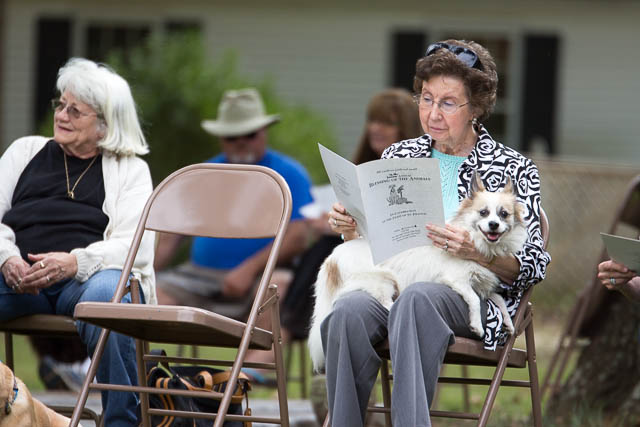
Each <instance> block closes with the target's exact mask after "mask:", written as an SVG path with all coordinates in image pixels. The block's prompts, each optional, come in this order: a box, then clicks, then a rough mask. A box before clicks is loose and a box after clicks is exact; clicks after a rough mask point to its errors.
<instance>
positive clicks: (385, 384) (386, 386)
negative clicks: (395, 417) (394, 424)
mask: <svg viewBox="0 0 640 427" xmlns="http://www.w3.org/2000/svg"><path fill="white" fill-rule="evenodd" d="M380 380H381V381H382V402H383V403H384V407H385V408H391V384H390V383H389V361H388V360H387V359H384V360H382V364H381V365H380ZM384 425H385V427H391V412H385V413H384Z"/></svg>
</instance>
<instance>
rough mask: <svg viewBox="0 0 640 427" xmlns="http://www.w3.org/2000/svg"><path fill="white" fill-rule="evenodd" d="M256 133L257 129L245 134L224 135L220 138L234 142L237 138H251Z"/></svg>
mask: <svg viewBox="0 0 640 427" xmlns="http://www.w3.org/2000/svg"><path fill="white" fill-rule="evenodd" d="M256 135H258V131H255V132H251V133H248V134H246V135H235V136H224V137H222V139H224V140H225V141H227V142H234V141H237V140H239V139H253V138H255V137H256Z"/></svg>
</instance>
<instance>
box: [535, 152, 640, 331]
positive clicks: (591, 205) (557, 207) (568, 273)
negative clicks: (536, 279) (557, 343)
mask: <svg viewBox="0 0 640 427" xmlns="http://www.w3.org/2000/svg"><path fill="white" fill-rule="evenodd" d="M534 161H535V163H536V165H537V166H538V169H539V170H540V177H541V182H542V189H541V191H542V205H543V207H544V210H545V211H546V213H547V215H548V217H549V224H550V231H551V236H550V241H549V247H548V251H549V253H550V254H551V257H552V261H551V264H550V265H549V268H548V270H547V278H546V279H545V281H544V282H542V283H540V286H539V287H538V288H537V289H536V291H535V292H534V294H533V300H534V301H535V302H536V304H535V307H536V312H537V313H538V316H537V317H538V319H541V318H543V319H545V320H561V321H564V319H565V316H566V315H567V312H568V311H569V310H570V309H571V307H572V306H573V304H575V302H576V299H577V296H578V294H579V292H580V291H581V290H582V289H583V288H584V287H585V286H588V285H589V284H590V283H591V281H592V280H593V278H594V275H595V272H596V267H597V264H598V262H599V259H600V256H601V254H602V250H603V243H602V240H601V238H600V234H599V233H600V232H601V231H603V232H607V231H608V230H609V228H610V227H611V224H612V221H613V220H614V217H615V214H616V212H617V209H618V207H619V205H620V203H621V202H622V200H623V198H624V195H625V192H626V190H627V187H628V185H629V183H630V181H631V179H632V178H633V177H635V176H636V175H637V174H638V173H640V170H639V169H635V168H631V167H625V166H619V165H611V164H594V163H580V162H568V161H556V160H547V159H542V158H534Z"/></svg>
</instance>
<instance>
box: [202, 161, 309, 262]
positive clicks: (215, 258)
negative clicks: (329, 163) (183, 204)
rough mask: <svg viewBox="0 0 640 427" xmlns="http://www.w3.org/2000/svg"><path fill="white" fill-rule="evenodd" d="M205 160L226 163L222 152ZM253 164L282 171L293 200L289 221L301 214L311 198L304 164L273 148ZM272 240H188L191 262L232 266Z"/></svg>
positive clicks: (280, 172) (300, 216)
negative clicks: (302, 208)
mask: <svg viewBox="0 0 640 427" xmlns="http://www.w3.org/2000/svg"><path fill="white" fill-rule="evenodd" d="M207 162H208V163H228V162H227V158H226V156H225V155H224V153H222V154H219V155H217V156H215V157H213V158H211V159H209V160H207ZM256 164H257V165H260V166H266V167H268V168H271V169H273V170H274V171H276V172H278V173H279V174H280V175H282V177H283V178H284V180H285V181H286V182H287V184H289V189H290V190H291V198H292V201H293V203H292V206H291V221H295V220H297V219H300V218H302V215H301V214H300V207H302V206H304V205H306V204H307V203H311V202H312V201H313V197H312V196H311V179H310V178H309V175H308V173H307V171H306V170H305V168H304V167H303V166H302V165H301V164H300V163H299V162H297V161H296V160H294V159H292V158H291V157H289V156H286V155H284V154H282V153H278V152H277V151H273V150H267V152H266V153H265V155H264V157H263V158H262V160H260V161H259V162H258V163H256ZM272 240H273V239H218V238H210V237H195V238H194V239H193V243H192V244H191V262H193V263H194V264H197V265H200V266H204V267H211V268H219V269H230V268H234V267H236V266H237V265H239V264H240V263H242V262H243V261H244V260H245V259H247V258H249V257H250V256H252V255H254V254H255V253H257V252H258V251H260V250H261V249H262V248H264V247H265V246H267V245H268V244H269V243H271V241H272Z"/></svg>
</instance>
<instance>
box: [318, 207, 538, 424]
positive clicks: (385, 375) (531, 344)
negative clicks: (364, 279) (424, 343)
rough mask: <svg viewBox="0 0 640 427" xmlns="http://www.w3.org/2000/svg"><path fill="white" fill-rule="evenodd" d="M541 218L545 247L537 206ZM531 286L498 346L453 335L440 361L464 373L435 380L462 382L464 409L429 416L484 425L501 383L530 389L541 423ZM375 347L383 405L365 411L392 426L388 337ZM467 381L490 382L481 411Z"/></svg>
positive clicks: (532, 401)
mask: <svg viewBox="0 0 640 427" xmlns="http://www.w3.org/2000/svg"><path fill="white" fill-rule="evenodd" d="M540 221H541V228H542V237H543V239H544V247H545V249H546V247H547V244H548V242H549V221H548V218H547V215H546V213H545V212H544V210H543V209H542V208H541V209H540ZM532 293H533V286H532V287H530V288H529V289H527V290H526V291H525V292H524V294H523V296H522V299H521V300H520V305H519V306H518V309H517V310H516V314H515V316H514V319H513V324H514V326H515V329H516V332H515V333H514V334H513V335H511V336H510V337H509V338H508V340H507V342H506V343H505V344H504V345H502V346H498V348H497V349H496V350H495V351H491V350H486V349H485V348H484V344H483V342H482V341H479V340H474V339H468V338H460V337H456V340H455V343H454V344H452V345H450V346H449V348H448V349H447V353H446V355H445V358H444V362H443V364H456V365H461V366H462V367H463V373H462V374H463V377H462V378H460V377H440V378H439V379H438V382H439V383H441V384H462V385H463V387H464V397H465V399H464V400H465V404H464V406H465V410H464V411H438V410H432V411H430V415H431V416H432V417H442V418H458V419H466V420H478V424H477V425H478V426H480V427H484V426H486V425H487V422H488V421H489V416H490V415H491V409H492V408H493V404H494V402H495V399H496V397H497V395H498V390H499V388H500V386H508V387H527V388H529V389H530V390H531V403H532V412H533V418H534V425H535V426H536V427H541V426H542V406H541V400H540V390H539V384H538V367H537V360H536V351H535V348H536V347H535V340H534V333H533V307H532V305H531V303H530V302H529V299H530V298H531V294H532ZM523 332H524V334H525V349H519V348H514V344H515V341H516V339H517V338H518V337H519V336H520V335H521V334H522V333H523ZM376 350H377V351H378V355H379V356H380V357H381V358H382V363H381V366H380V378H381V382H382V401H383V406H369V407H368V408H367V411H368V412H378V413H383V414H385V426H386V427H391V425H392V423H391V381H392V380H393V375H392V374H391V373H390V370H389V360H390V354H389V340H385V341H384V342H382V343H381V344H380V345H379V346H378V347H377V348H376ZM467 366H491V367H493V366H495V367H496V369H495V371H494V374H493V377H492V378H491V379H488V378H468V377H467V374H466V369H464V368H466V367H467ZM524 367H528V370H529V381H516V380H504V379H503V377H504V373H505V371H506V369H507V368H524ZM467 385H485V386H489V390H488V391H487V395H486V397H485V400H484V404H483V406H482V410H481V411H480V413H471V412H469V409H468V390H467V389H466V387H467ZM324 426H329V415H328V414H327V417H326V419H325V422H324Z"/></svg>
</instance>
